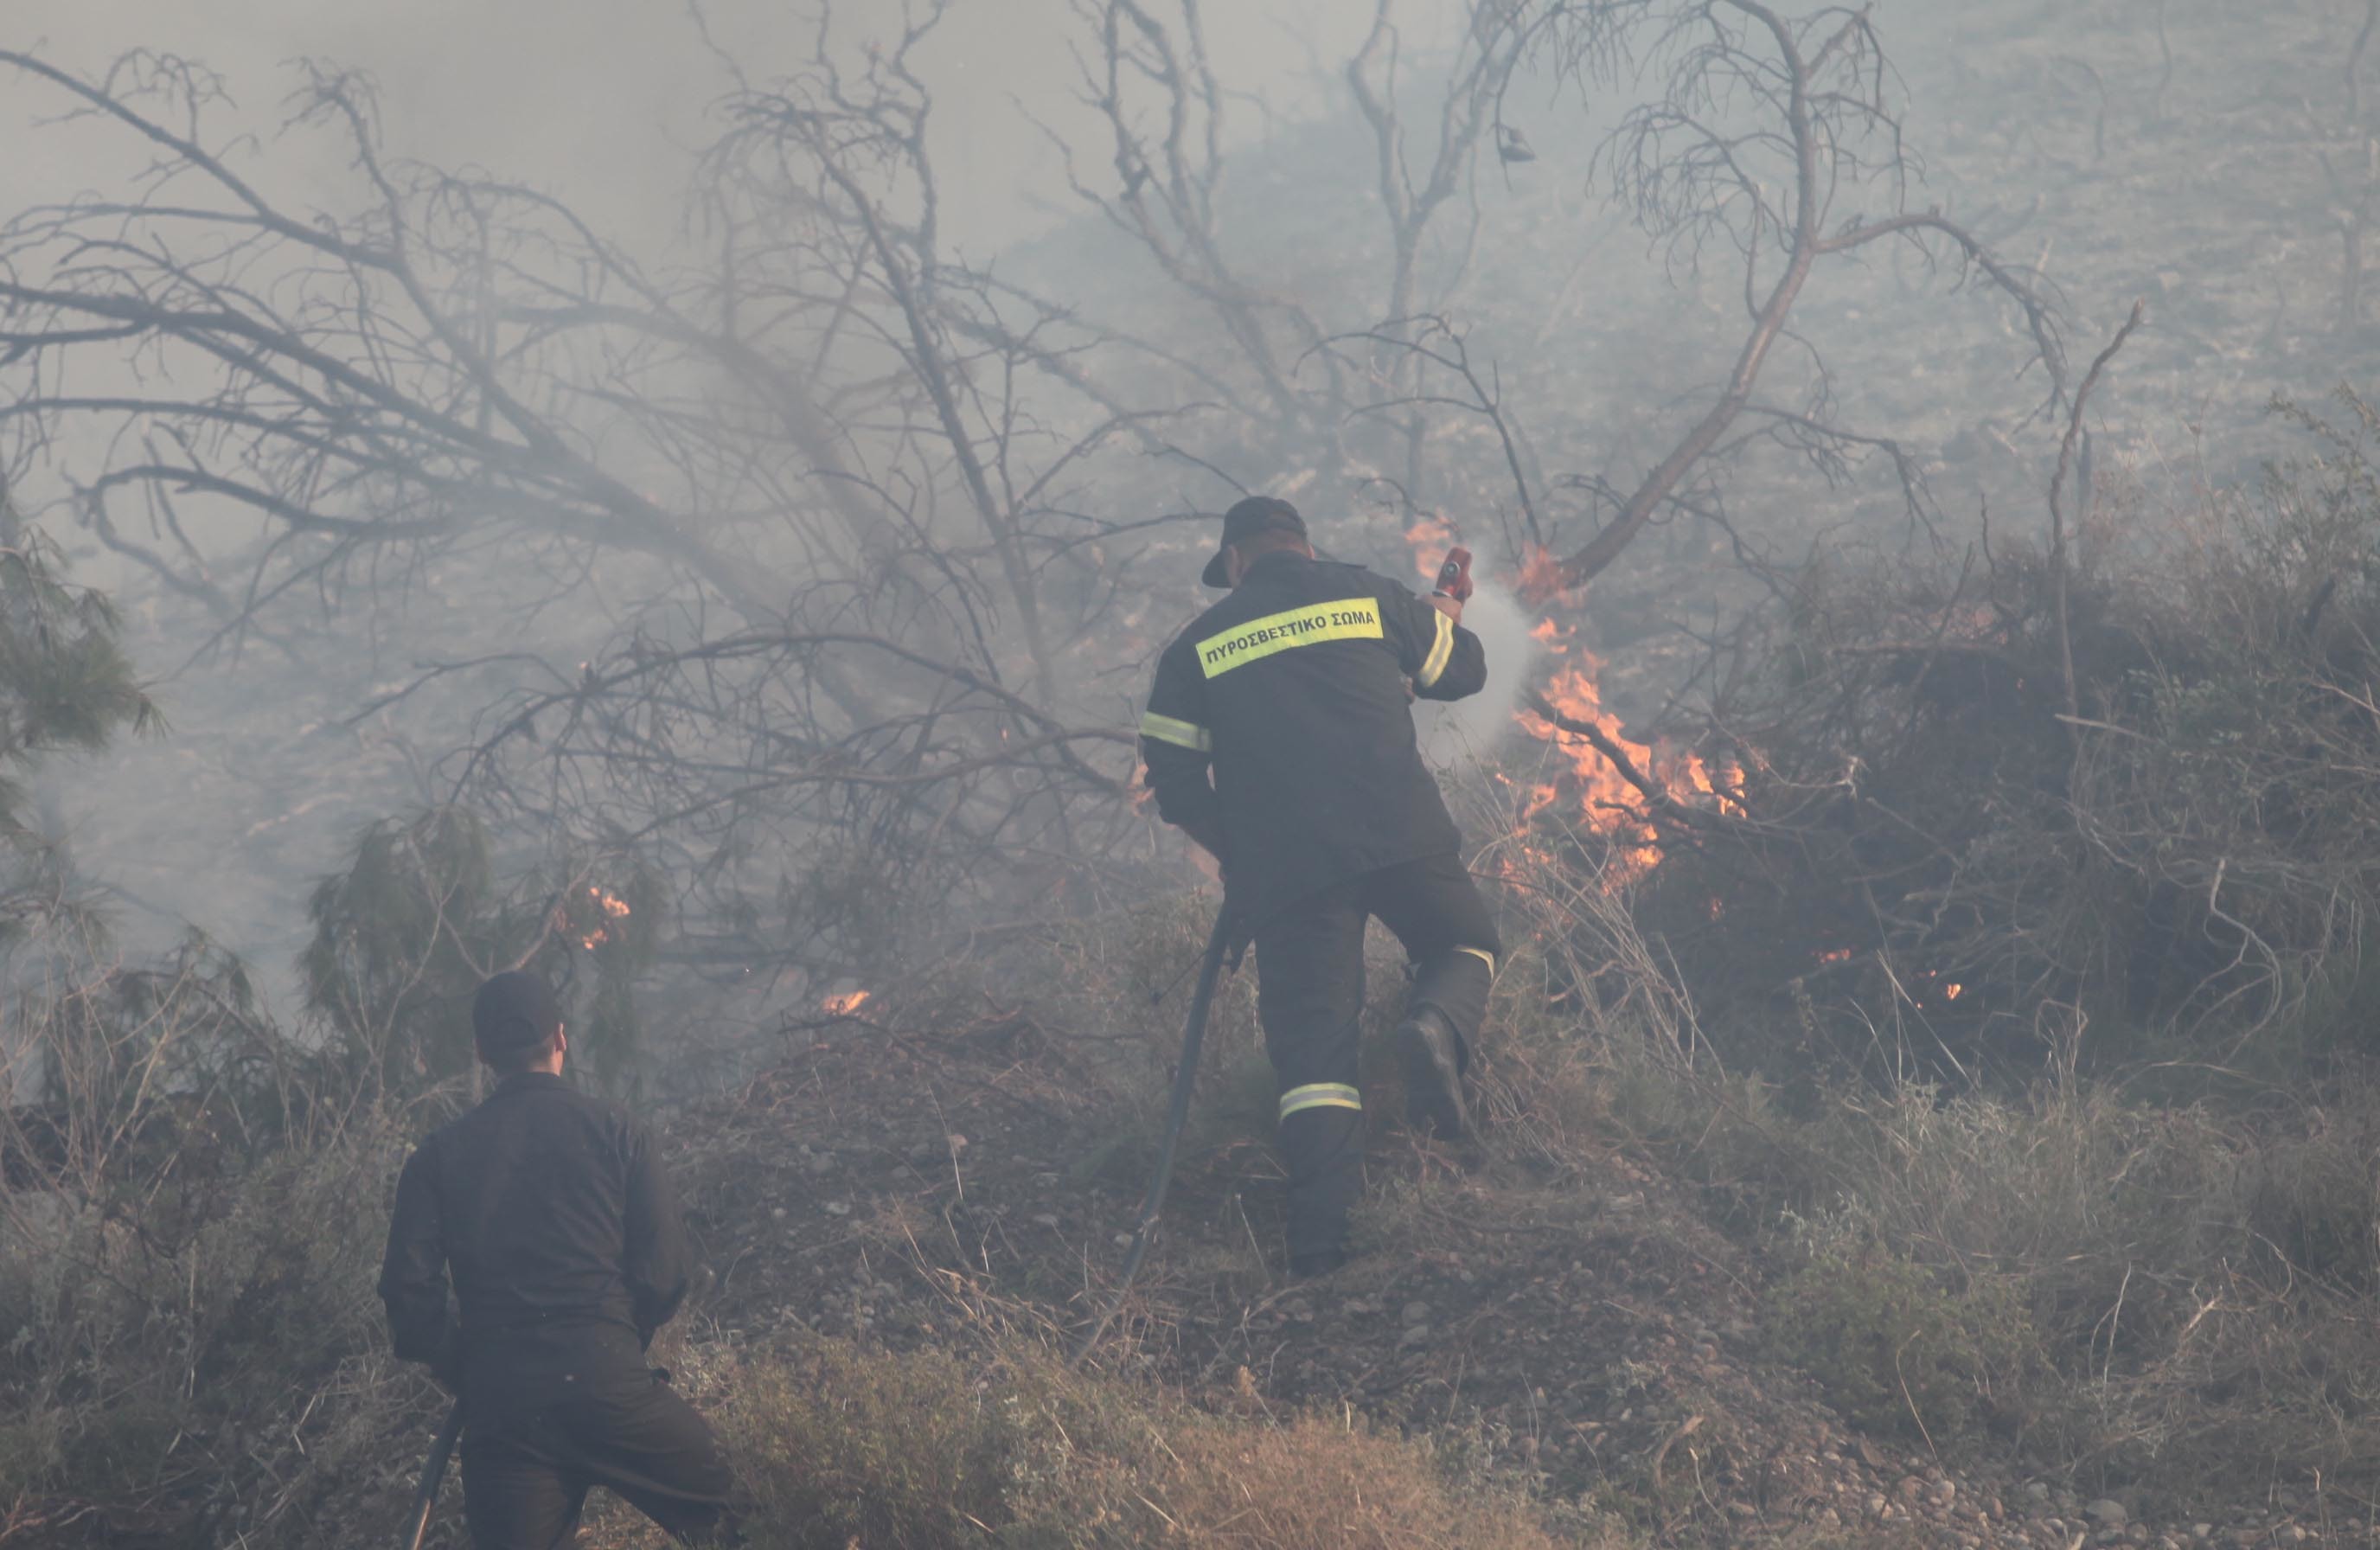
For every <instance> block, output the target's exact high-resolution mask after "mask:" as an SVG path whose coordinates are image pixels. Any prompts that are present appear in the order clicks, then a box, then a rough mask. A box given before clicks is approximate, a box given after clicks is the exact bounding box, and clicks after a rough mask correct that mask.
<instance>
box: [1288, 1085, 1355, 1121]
mask: <svg viewBox="0 0 2380 1550" xmlns="http://www.w3.org/2000/svg"><path fill="white" fill-rule="evenodd" d="M1363 1106H1364V1095H1363V1094H1362V1093H1361V1092H1356V1091H1355V1090H1354V1088H1352V1087H1350V1086H1348V1085H1347V1084H1346V1083H1345V1082H1343V1081H1310V1082H1307V1083H1306V1084H1305V1086H1304V1087H1293V1088H1291V1089H1290V1090H1289V1091H1288V1092H1284V1093H1282V1094H1281V1117H1282V1118H1283V1119H1287V1118H1288V1117H1290V1116H1291V1115H1293V1114H1299V1113H1303V1112H1304V1111H1305V1110H1306V1109H1359V1108H1362V1107H1363Z"/></svg>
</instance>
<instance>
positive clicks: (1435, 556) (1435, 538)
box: [1405, 517, 1454, 581]
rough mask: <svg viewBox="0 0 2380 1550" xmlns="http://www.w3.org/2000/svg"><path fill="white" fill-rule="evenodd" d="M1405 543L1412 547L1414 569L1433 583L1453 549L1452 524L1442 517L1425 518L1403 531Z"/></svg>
mask: <svg viewBox="0 0 2380 1550" xmlns="http://www.w3.org/2000/svg"><path fill="white" fill-rule="evenodd" d="M1405 542H1406V543H1410V544H1412V545H1413V552H1414V568H1415V569H1416V570H1418V571H1420V572H1421V573H1422V575H1424V576H1426V577H1427V578H1428V579H1430V580H1433V581H1434V580H1437V579H1438V568H1439V567H1440V566H1442V565H1444V564H1445V563H1446V555H1447V551H1448V550H1450V549H1452V548H1453V547H1454V524H1453V523H1451V522H1450V521H1448V520H1447V519H1445V518H1443V517H1425V518H1423V519H1421V520H1420V521H1418V522H1415V524H1414V525H1413V526H1412V527H1409V528H1407V529H1406V530H1405Z"/></svg>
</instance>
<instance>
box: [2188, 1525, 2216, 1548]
mask: <svg viewBox="0 0 2380 1550" xmlns="http://www.w3.org/2000/svg"><path fill="white" fill-rule="evenodd" d="M2190 1537H2191V1538H2192V1539H2194V1540H2196V1541H2198V1542H2199V1543H2200V1544H2205V1543H2206V1542H2207V1541H2208V1540H2210V1539H2213V1538H2214V1537H2215V1525H2214V1524H2212V1523H2192V1525H2191V1526H2190Z"/></svg>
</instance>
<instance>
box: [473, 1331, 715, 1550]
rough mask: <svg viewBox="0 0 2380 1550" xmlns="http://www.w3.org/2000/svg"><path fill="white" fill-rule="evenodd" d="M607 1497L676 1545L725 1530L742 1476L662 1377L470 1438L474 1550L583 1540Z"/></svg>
mask: <svg viewBox="0 0 2380 1550" xmlns="http://www.w3.org/2000/svg"><path fill="white" fill-rule="evenodd" d="M597 1485H601V1486H605V1487H608V1488H609V1489H610V1490H611V1491H612V1492H613V1494H614V1495H618V1496H620V1497H621V1498H623V1499H624V1500H625V1501H626V1502H627V1503H628V1504H629V1505H630V1506H632V1507H635V1508H636V1509H637V1511H639V1512H641V1513H643V1514H644V1515H645V1516H646V1517H648V1518H650V1519H652V1520H653V1521H654V1522H655V1523H658V1524H660V1525H661V1527H662V1529H663V1530H664V1531H666V1532H669V1533H670V1534H671V1535H673V1536H674V1537H675V1538H677V1539H679V1540H682V1541H687V1542H700V1541H702V1540H703V1539H704V1537H705V1536H706V1535H710V1534H712V1533H714V1532H718V1531H719V1530H721V1529H722V1527H724V1526H725V1524H726V1522H727V1519H728V1514H729V1504H730V1502H731V1500H732V1498H733V1495H734V1490H735V1477H734V1476H733V1475H732V1474H731V1473H730V1471H729V1470H728V1467H727V1460H726V1458H725V1457H724V1456H723V1455H722V1453H721V1452H720V1449H719V1440H718V1439H717V1438H716V1437H714V1436H713V1435H712V1434H711V1431H710V1423H709V1422H705V1421H704V1420H703V1419H702V1416H701V1414H700V1412H698V1411H697V1410H695V1408H694V1407H693V1406H692V1405H689V1404H687V1403H686V1401H685V1400H684V1399H681V1398H679V1397H678V1396H677V1394H676V1392H675V1391H674V1390H673V1389H672V1388H671V1387H670V1386H669V1385H667V1384H665V1383H663V1382H662V1381H661V1379H660V1378H659V1377H658V1376H654V1375H650V1374H648V1376H647V1380H646V1382H644V1383H643V1384H637V1383H634V1382H625V1383H622V1384H620V1385H616V1386H615V1385H609V1384H606V1385H603V1387H602V1390H601V1392H597V1393H589V1394H584V1395H579V1396H576V1397H571V1398H567V1399H563V1400H559V1401H557V1402H555V1403H553V1404H549V1405H544V1406H540V1407H539V1408H537V1409H534V1410H526V1411H524V1412H521V1413H518V1414H512V1415H505V1416H503V1417H501V1418H497V1417H491V1418H490V1419H489V1420H488V1421H487V1422H481V1421H480V1418H479V1417H478V1416H477V1415H474V1416H473V1417H472V1419H471V1422H470V1424H469V1425H468V1428H467V1429H466V1430H465V1432H464V1434H463V1514H464V1517H465V1519H467V1520H468V1522H469V1524H470V1526H471V1544H472V1545H473V1547H474V1550H557V1547H559V1546H565V1545H570V1544H577V1540H578V1514H579V1509H580V1508H581V1507H584V1506H585V1504H586V1501H587V1493H588V1491H589V1488H591V1487H593V1486H597Z"/></svg>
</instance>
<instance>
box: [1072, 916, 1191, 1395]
mask: <svg viewBox="0 0 2380 1550" xmlns="http://www.w3.org/2000/svg"><path fill="white" fill-rule="evenodd" d="M1231 925H1232V907H1231V906H1230V905H1229V904H1226V905H1224V906H1223V908H1222V909H1220V910H1218V911H1217V912H1216V914H1215V929H1214V931H1213V933H1212V934H1209V935H1208V938H1207V956H1206V957H1205V958H1201V959H1200V960H1199V963H1198V987H1197V989H1196V990H1194V991H1192V992H1191V993H1190V1013H1189V1016H1188V1017H1187V1018H1186V1019H1184V1023H1183V1028H1182V1058H1181V1060H1180V1062H1179V1063H1178V1064H1177V1065H1176V1066H1175V1067H1174V1068H1173V1099H1172V1104H1171V1105H1170V1106H1169V1107H1168V1108H1167V1110H1166V1115H1165V1133H1164V1135H1163V1137H1162V1138H1161V1139H1160V1141H1158V1143H1157V1166H1156V1169H1155V1170H1154V1171H1153V1172H1152V1173H1150V1175H1149V1177H1148V1189H1147V1191H1146V1192H1145V1193H1143V1194H1142V1196H1141V1201H1140V1223H1139V1226H1137V1227H1135V1228H1134V1229H1133V1234H1132V1246H1131V1247H1130V1248H1129V1249H1127V1250H1125V1251H1124V1256H1123V1271H1122V1272H1121V1273H1119V1275H1117V1277H1116V1288H1115V1291H1114V1292H1113V1293H1112V1294H1111V1295H1110V1297H1109V1298H1108V1303H1107V1306H1106V1308H1104V1309H1103V1310H1101V1311H1100V1313H1099V1322H1098V1323H1097V1324H1093V1325H1091V1328H1090V1333H1089V1334H1087V1335H1085V1336H1083V1337H1082V1339H1081V1340H1079V1341H1078V1342H1076V1343H1075V1349H1074V1352H1073V1354H1072V1355H1070V1356H1068V1357H1067V1358H1066V1362H1067V1365H1069V1366H1074V1365H1075V1364H1077V1363H1079V1362H1081V1361H1082V1360H1083V1358H1085V1357H1086V1356H1088V1355H1089V1354H1090V1352H1091V1348H1092V1347H1093V1346H1096V1345H1098V1344H1099V1336H1102V1335H1104V1334H1106V1333H1107V1330H1108V1325H1109V1324H1112V1323H1114V1322H1115V1316H1116V1314H1117V1313H1118V1312H1122V1311H1123V1302H1124V1299H1125V1297H1127V1296H1128V1295H1130V1293H1131V1291H1132V1280H1133V1277H1134V1276H1135V1275H1138V1274H1140V1262H1141V1261H1143V1260H1145V1259H1147V1257H1148V1244H1149V1239H1151V1238H1152V1237H1154V1236H1155V1234H1156V1232H1157V1219H1158V1216H1159V1214H1160V1213H1161V1212H1162V1211H1163V1209H1164V1206H1165V1187H1166V1186H1167V1185H1168V1184H1169V1183H1171V1182H1172V1178H1173V1152H1174V1148H1175V1146H1176V1145H1177V1144H1178V1143H1179V1142H1180V1141H1181V1140H1182V1129H1183V1127H1184V1125H1186V1124H1188V1123H1189V1119H1190V1092H1191V1089H1192V1088H1194V1087H1195V1086H1196V1085H1197V1079H1198V1046H1199V1045H1200V1044H1203V1043H1204V1042H1205V1040H1206V1037H1207V1014H1208V1010H1209V1009H1210V1008H1211V1007H1213V1006H1214V1003H1215V982H1216V981H1218V980H1220V979H1221V978H1222V974H1223V959H1224V958H1225V957H1226V956H1228V955H1229V953H1230V951H1231V946H1232V930H1231Z"/></svg>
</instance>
